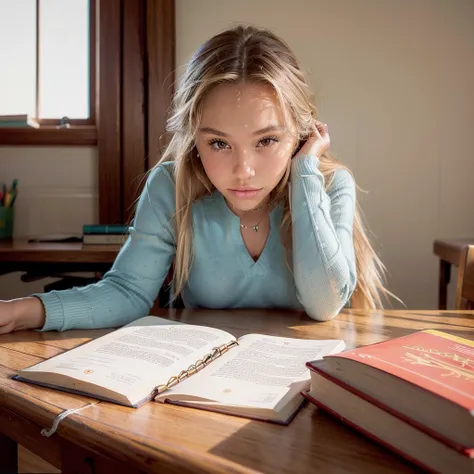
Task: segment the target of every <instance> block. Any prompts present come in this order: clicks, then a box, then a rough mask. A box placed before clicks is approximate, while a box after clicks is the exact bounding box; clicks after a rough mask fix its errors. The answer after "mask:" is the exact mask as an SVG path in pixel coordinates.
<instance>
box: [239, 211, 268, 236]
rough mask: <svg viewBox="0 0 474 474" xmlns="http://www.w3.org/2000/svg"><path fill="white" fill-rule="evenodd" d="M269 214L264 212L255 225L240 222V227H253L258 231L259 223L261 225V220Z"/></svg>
mask: <svg viewBox="0 0 474 474" xmlns="http://www.w3.org/2000/svg"><path fill="white" fill-rule="evenodd" d="M266 215H267V214H264V215H263V216H262V217H260V219H259V220H258V222H257V223H256V224H255V225H250V226H248V225H244V224H240V227H241V228H242V229H252V230H253V231H254V232H258V229H259V225H260V222H262V220H263V218H264V217H265V216H266Z"/></svg>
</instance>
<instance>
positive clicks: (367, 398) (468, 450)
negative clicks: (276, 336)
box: [306, 362, 472, 456]
mask: <svg viewBox="0 0 474 474" xmlns="http://www.w3.org/2000/svg"><path fill="white" fill-rule="evenodd" d="M306 367H308V368H309V369H310V370H312V371H313V372H315V373H317V374H319V375H321V376H322V377H324V378H325V379H327V380H329V381H330V382H332V383H334V384H335V385H338V386H339V387H342V388H343V389H344V390H347V391H348V392H350V393H352V394H354V395H356V396H357V397H359V398H362V399H363V400H365V401H367V402H369V403H371V404H372V405H375V406H376V407H378V408H380V409H381V410H383V411H386V412H387V413H390V414H391V415H393V416H395V417H396V418H398V419H399V420H401V421H403V422H405V423H407V424H409V425H411V426H413V427H414V428H416V429H418V430H420V431H422V432H423V433H425V434H427V435H428V436H431V437H432V438H434V439H436V440H438V441H440V442H441V443H443V444H445V445H446V446H448V447H450V448H452V449H454V450H455V451H458V452H459V453H462V454H467V455H469V456H470V453H471V451H472V448H471V447H467V446H462V445H461V444H459V443H456V442H454V441H452V440H451V439H449V438H446V437H445V436H443V435H442V434H441V433H439V432H437V431H434V430H433V429H431V428H429V427H428V426H426V425H423V424H421V423H419V422H418V421H416V420H413V419H412V418H409V417H408V416H406V415H404V414H403V413H401V412H399V411H397V410H394V409H393V408H392V407H390V406H388V405H386V404H385V403H382V402H380V401H379V400H377V399H376V398H373V397H371V396H370V395H367V394H366V393H364V392H361V391H360V390H358V389H356V388H355V387H352V386H351V385H348V384H347V383H345V382H343V381H342V380H339V379H336V378H335V377H333V376H332V375H329V374H327V373H326V372H323V371H322V370H321V369H320V368H319V367H315V366H313V365H311V363H310V362H308V363H307V364H306Z"/></svg>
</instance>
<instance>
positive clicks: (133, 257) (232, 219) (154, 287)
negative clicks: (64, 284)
mask: <svg viewBox="0 0 474 474" xmlns="http://www.w3.org/2000/svg"><path fill="white" fill-rule="evenodd" d="M318 165H319V161H318V160H317V159H316V158H314V157H310V156H300V157H298V158H295V159H293V162H292V169H291V214H292V225H293V253H292V271H290V270H289V268H288V265H287V259H286V251H285V249H284V247H283V245H282V243H281V241H280V234H279V227H280V222H281V218H282V215H283V212H282V208H280V207H277V208H275V209H273V210H272V212H271V214H270V222H271V229H270V234H269V237H268V240H267V243H266V246H265V248H264V250H263V252H262V254H261V256H260V257H259V259H258V260H257V261H256V262H255V261H254V260H253V258H252V257H251V256H250V254H249V253H248V251H247V249H246V247H245V245H244V242H243V240H242V236H241V233H240V226H239V218H238V217H237V216H235V215H234V214H233V213H232V212H231V211H230V210H229V208H228V207H227V205H226V202H225V200H224V198H223V196H222V195H221V194H220V193H219V192H218V191H215V192H214V193H213V194H212V195H209V196H206V197H204V198H203V199H201V200H200V201H198V202H196V203H195V204H194V205H193V209H192V216H193V243H194V249H195V257H194V261H193V265H192V267H191V273H190V278H189V280H188V282H187V285H186V287H185V289H184V291H183V293H182V299H183V301H184V303H185V305H186V307H206V308H271V307H273V308H303V309H304V310H305V311H306V313H307V314H308V315H309V316H310V317H311V318H313V319H315V320H321V321H323V320H327V319H330V318H333V317H334V316H336V315H337V314H338V312H339V311H340V310H341V309H342V307H343V306H345V305H346V304H347V303H348V302H349V298H350V297H351V295H352V293H353V291H354V288H355V285H356V267H355V256H354V245H353V230H352V229H353V220H354V212H355V183H354V180H353V178H352V176H351V174H350V173H349V172H347V171H345V170H339V171H337V172H336V173H335V175H334V179H333V181H332V184H331V185H330V187H329V189H328V190H327V192H326V191H325V190H324V177H323V175H322V174H321V172H320V171H319V169H318ZM174 212H175V198H174V181H173V163H165V164H162V165H160V166H159V167H157V168H156V169H154V170H153V171H152V172H151V173H150V175H149V177H148V179H147V183H146V185H145V187H144V189H143V192H142V194H141V197H140V200H139V203H138V206H137V212H136V215H135V219H134V223H133V226H132V227H131V229H130V236H129V237H128V240H127V242H126V243H125V245H124V246H123V247H122V249H121V251H120V253H119V255H118V256H117V259H116V261H115V263H114V265H113V267H112V268H111V269H110V271H109V272H107V273H106V274H105V275H104V278H103V279H102V280H101V281H100V282H98V283H96V284H93V285H89V286H86V287H82V288H73V289H71V290H63V291H53V292H50V293H42V294H37V295H35V296H38V297H39V298H40V299H41V300H42V302H43V304H44V306H45V309H46V322H45V325H44V327H43V328H42V330H44V331H46V330H53V329H55V330H61V331H62V330H66V329H73V328H100V327H118V326H122V325H124V324H127V323H129V322H131V321H133V320H134V319H137V318H139V317H141V316H144V315H147V314H148V311H149V310H150V308H151V306H152V305H153V303H154V301H155V298H156V297H157V294H158V292H159V290H160V288H161V285H162V282H163V280H164V279H165V277H166V275H167V273H168V270H169V268H170V265H171V263H172V259H173V256H174V252H175V231H174V227H173V223H172V215H173V214H174Z"/></svg>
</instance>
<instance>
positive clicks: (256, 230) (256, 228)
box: [252, 224, 258, 232]
mask: <svg viewBox="0 0 474 474" xmlns="http://www.w3.org/2000/svg"><path fill="white" fill-rule="evenodd" d="M252 229H253V230H254V231H255V232H258V224H257V225H254V226H253V227H252Z"/></svg>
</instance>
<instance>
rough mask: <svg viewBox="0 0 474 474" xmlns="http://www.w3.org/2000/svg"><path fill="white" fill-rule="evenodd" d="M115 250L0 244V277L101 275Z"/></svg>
mask: <svg viewBox="0 0 474 474" xmlns="http://www.w3.org/2000/svg"><path fill="white" fill-rule="evenodd" d="M119 250H120V246H118V245H82V243H44V242H40V243H36V242H35V243H31V242H28V241H27V240H10V241H0V275H2V274H5V273H11V272H32V273H38V274H45V275H51V274H52V273H63V272H89V271H91V272H104V271H107V270H108V269H109V268H110V267H111V266H112V264H113V262H114V260H115V257H116V256H117V253H118V251H119Z"/></svg>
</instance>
